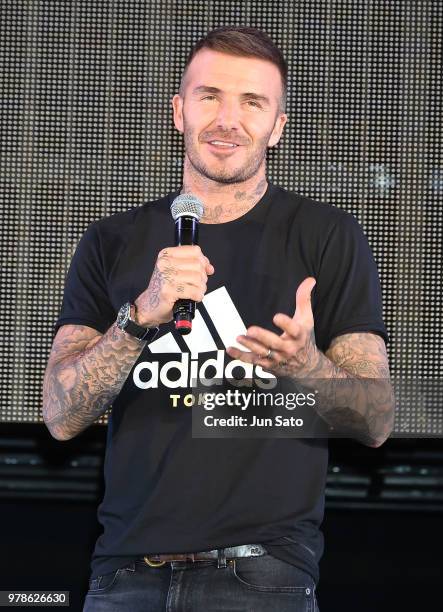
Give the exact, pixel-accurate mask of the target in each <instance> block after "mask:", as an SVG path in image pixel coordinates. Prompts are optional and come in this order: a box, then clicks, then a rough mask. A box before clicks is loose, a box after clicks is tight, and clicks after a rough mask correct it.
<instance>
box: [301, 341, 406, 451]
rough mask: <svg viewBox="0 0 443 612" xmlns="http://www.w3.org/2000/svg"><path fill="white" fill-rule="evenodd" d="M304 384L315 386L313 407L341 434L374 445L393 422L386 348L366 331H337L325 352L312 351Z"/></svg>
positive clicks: (391, 394) (377, 444)
mask: <svg viewBox="0 0 443 612" xmlns="http://www.w3.org/2000/svg"><path fill="white" fill-rule="evenodd" d="M308 377H309V381H308V380H306V381H304V382H303V384H305V382H306V383H307V386H309V387H315V388H316V389H318V392H319V393H318V396H317V401H316V406H315V409H316V411H317V413H318V414H319V415H320V416H321V417H322V418H323V419H324V420H325V421H326V422H327V423H328V424H329V425H330V426H331V427H332V428H333V430H335V431H336V432H337V433H339V434H340V435H343V436H350V437H353V438H356V439H358V440H359V441H360V442H362V443H363V444H366V445H367V446H373V447H377V446H380V445H381V444H382V443H383V442H384V441H385V440H386V439H387V438H388V437H389V434H390V433H391V431H392V429H393V425H394V408H395V398H394V392H393V388H392V384H391V382H390V378H389V377H390V374H389V366H388V361H387V355H386V348H385V344H384V341H383V339H382V338H380V336H377V335H376V334H371V333H361V334H359V333H352V334H343V335H342V336H338V337H337V338H335V339H334V340H333V341H332V343H331V345H330V347H329V349H328V350H327V351H326V354H324V353H322V352H321V351H317V352H316V357H315V363H311V364H310V371H309V375H308Z"/></svg>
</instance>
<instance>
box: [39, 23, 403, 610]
mask: <svg viewBox="0 0 443 612" xmlns="http://www.w3.org/2000/svg"><path fill="white" fill-rule="evenodd" d="M286 80H287V68H286V63H285V60H284V58H283V57H282V55H281V52H280V51H279V50H278V49H277V48H276V47H275V45H274V44H273V43H272V41H271V40H270V39H269V37H268V36H267V35H266V34H264V33H263V32H260V31H259V30H256V29H253V28H246V27H244V28H243V27H233V28H228V27H227V28H219V29H218V30H214V31H212V32H210V33H209V34H208V35H207V36H206V37H205V38H204V39H202V40H201V41H199V43H198V44H197V45H196V46H195V47H194V49H193V50H192V51H191V53H190V56H189V58H188V61H187V64H186V67H185V71H184V74H183V78H182V83H181V87H180V93H179V94H178V95H175V96H174V97H173V100H172V105H173V112H174V123H175V127H176V128H177V129H178V130H179V131H180V132H182V133H183V134H184V144H185V160H184V173H183V187H182V189H181V192H182V193H192V194H194V195H195V196H197V197H198V198H199V199H200V200H201V201H202V202H203V203H204V207H205V208H204V215H203V217H202V219H201V223H200V242H199V246H198V247H197V246H180V247H173V246H171V243H172V236H173V224H172V219H171V217H170V210H169V208H170V204H171V203H172V201H173V199H174V198H175V197H176V196H178V195H179V192H175V193H171V194H168V195H167V196H165V197H163V198H161V199H160V200H157V201H155V202H152V203H148V204H145V205H144V206H141V207H138V208H136V209H133V210H130V211H126V212H123V213H118V214H115V215H111V216H109V217H107V218H104V219H101V220H99V221H96V222H93V223H92V224H91V225H90V226H89V228H88V229H87V231H86V232H85V234H84V235H83V237H82V239H81V240H80V243H79V245H78V247H77V250H76V253H75V255H74V257H73V260H72V262H71V267H70V270H69V273H68V276H67V279H66V287H65V294H64V299H63V304H62V309H61V313H60V317H59V319H58V321H57V324H56V328H58V327H59V329H58V332H57V335H56V337H55V339H54V343H53V347H52V351H51V355H50V358H49V362H48V366H47V371H46V374H45V381H44V406H43V412H44V419H45V422H46V424H47V426H48V428H49V430H50V431H51V433H52V435H53V436H54V437H56V438H57V439H59V440H67V439H69V438H72V437H73V436H75V435H77V434H78V433H80V432H81V431H83V430H84V429H85V428H86V427H88V426H89V425H90V424H92V423H94V421H96V419H97V418H98V417H99V415H101V414H103V413H104V412H105V410H106V409H107V408H109V407H110V406H111V405H112V412H111V413H110V417H109V425H108V436H107V446H106V457H105V465H104V471H105V485H106V488H105V496H104V499H103V501H102V503H101V505H100V507H99V510H98V516H99V520H100V522H101V523H102V524H103V526H104V533H103V534H102V535H101V536H100V537H99V538H98V540H97V543H96V547H95V550H94V554H93V559H92V564H91V566H92V574H91V578H90V581H89V587H90V588H89V591H88V594H87V597H86V600H85V608H84V609H85V610H87V611H89V610H112V611H116V610H123V608H128V609H130V610H131V611H133V612H137V611H138V610H140V611H141V610H166V609H167V610H177V611H178V610H185V609H186V610H193V611H194V610H195V611H199V610H201V611H205V612H210V611H211V610H214V611H215V610H239V611H240V610H242V611H243V610H254V612H260V611H264V610H276V611H278V612H285V611H286V610H292V611H296V610H314V609H315V606H316V597H315V587H316V584H317V581H318V577H319V576H318V562H319V559H320V557H321V555H322V552H323V538H322V534H321V531H320V529H319V527H320V524H321V521H322V519H323V508H324V487H325V479H326V471H327V452H328V451H327V440H326V439H320V438H318V439H315V438H295V437H293V438H272V437H268V438H254V437H244V438H238V437H231V438H229V437H228V438H211V439H204V438H199V437H194V438H193V437H192V429H191V413H192V410H190V408H189V407H188V406H189V403H188V402H187V398H189V397H190V394H191V392H192V379H193V378H195V377H197V378H199V379H202V378H205V377H213V378H214V374H215V373H217V374H216V375H217V376H221V377H223V378H224V379H225V382H226V380H227V379H228V378H229V374H228V372H229V373H230V374H231V375H232V374H233V372H234V369H235V368H236V369H237V371H240V373H241V374H242V375H243V377H244V378H245V379H246V378H248V377H249V378H251V379H252V378H254V380H257V381H258V382H259V383H260V384H262V385H266V383H268V382H269V379H270V377H273V378H274V377H277V378H278V377H280V376H284V377H288V378H289V379H291V378H293V379H300V378H303V379H309V378H314V379H323V380H326V381H332V380H334V381H335V380H337V379H338V378H339V379H345V380H347V381H348V382H349V383H350V384H352V383H356V384H358V383H359V382H361V381H362V379H363V378H374V379H376V378H380V379H385V380H389V369H388V363H387V357H386V350H385V340H386V339H387V334H386V329H385V326H384V324H383V320H382V314H381V293H380V286H379V281H378V275H377V271H376V267H375V263H374V260H373V258H372V254H371V251H370V249H369V246H368V243H367V240H366V238H365V237H364V235H363V233H362V231H361V229H360V227H359V225H358V223H357V222H356V220H355V218H354V217H353V216H352V215H350V214H348V213H345V212H344V211H341V210H339V209H338V208H336V207H334V206H331V205H328V204H323V203H320V202H313V201H312V200H309V199H308V198H305V197H302V196H299V195H296V194H293V193H291V192H288V191H286V190H284V189H282V188H280V187H277V186H276V185H271V184H270V183H268V181H267V179H266V164H265V156H266V151H267V148H268V147H273V146H275V145H276V144H277V143H278V141H279V139H280V137H281V135H282V132H283V128H284V125H285V123H286V121H287V115H286V114H285V113H284V108H285V100H286ZM147 279H149V282H147ZM314 285H315V289H314ZM311 294H312V295H311ZM180 298H187V299H192V300H195V301H196V302H197V315H196V317H195V319H194V322H193V325H194V329H193V331H192V333H191V334H190V335H189V336H188V337H187V336H185V337H180V336H179V335H178V334H177V333H176V332H175V330H174V325H173V322H172V308H173V305H174V303H175V302H176V301H177V300H178V299H180ZM294 298H295V299H294ZM311 299H312V303H311ZM128 302H129V303H130V305H127V303H128ZM125 304H126V305H125ZM294 310H295V313H294ZM117 313H118V317H117ZM128 317H130V319H131V321H132V322H131V321H130V322H129V324H128V323H127V322H128ZM116 319H117V320H116ZM137 326H138V327H137ZM158 329H159V331H158V333H157V330H158ZM245 332H246V333H245ZM134 335H135V336H136V337H134ZM138 338H142V339H141V340H139V339H138ZM171 353H172V354H171ZM220 372H221V374H220ZM325 396H326V397H327V398H328V402H327V403H326V404H325V405H324V406H323V408H321V407H320V406H319V407H318V408H316V409H317V410H318V411H319V414H320V415H321V416H323V417H324V418H325V420H326V421H327V423H328V424H329V425H330V426H331V428H333V427H334V428H336V429H338V430H339V431H341V430H343V431H346V434H347V435H351V436H352V437H354V438H355V439H357V440H360V441H361V442H362V443H364V444H366V445H368V446H373V447H377V446H380V445H381V444H382V443H383V442H384V441H385V439H386V438H387V437H388V436H389V433H390V431H391V430H392V418H393V403H392V401H390V400H389V398H388V399H386V400H385V401H383V402H379V403H378V404H374V402H373V401H371V398H368V399H367V400H362V401H359V402H352V401H350V400H349V399H348V398H347V397H346V396H343V394H342V395H341V396H340V394H339V393H335V394H329V395H328V393H327V390H325ZM343 401H345V404H343ZM374 405H375V407H374Z"/></svg>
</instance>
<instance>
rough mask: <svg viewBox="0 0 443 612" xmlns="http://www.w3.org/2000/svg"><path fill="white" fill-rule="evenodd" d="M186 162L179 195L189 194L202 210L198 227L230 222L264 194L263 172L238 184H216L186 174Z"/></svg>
mask: <svg viewBox="0 0 443 612" xmlns="http://www.w3.org/2000/svg"><path fill="white" fill-rule="evenodd" d="M189 165H190V164H189V162H188V160H187V158H185V167H184V173H183V186H182V188H181V190H180V193H192V194H194V195H195V196H197V197H198V198H199V199H200V200H201V201H202V202H203V204H204V206H205V212H204V214H203V216H202V218H201V219H200V223H225V222H226V221H233V220H234V219H238V218H239V217H242V216H243V215H244V214H246V213H247V212H248V211H249V210H251V208H253V207H254V206H255V205H256V204H257V202H258V201H259V200H260V199H261V198H262V196H263V194H264V193H265V191H266V189H267V186H268V182H267V180H266V176H265V168H264V166H263V168H260V170H262V171H259V172H258V173H257V174H256V175H254V176H252V177H251V178H250V179H247V180H246V181H241V182H239V183H231V184H226V183H218V182H217V181H213V180H211V179H207V178H206V177H203V176H201V175H200V174H196V173H195V172H192V171H189V170H190V169H189V168H187V166H189Z"/></svg>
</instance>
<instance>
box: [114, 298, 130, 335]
mask: <svg viewBox="0 0 443 612" xmlns="http://www.w3.org/2000/svg"><path fill="white" fill-rule="evenodd" d="M130 314H131V304H130V303H129V302H126V304H123V306H122V307H121V308H120V310H119V311H118V316H117V326H118V327H119V328H120V329H124V328H125V326H126V323H127V322H128V319H129V315H130Z"/></svg>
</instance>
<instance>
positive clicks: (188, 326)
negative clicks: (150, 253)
mask: <svg viewBox="0 0 443 612" xmlns="http://www.w3.org/2000/svg"><path fill="white" fill-rule="evenodd" d="M204 209H205V208H204V206H203V203H202V202H201V201H200V200H199V199H198V198H197V197H196V196H195V195H193V194H192V193H182V194H180V195H179V196H177V197H176V198H174V201H173V202H172V204H171V215H172V217H173V219H174V221H175V246H181V245H183V244H198V226H199V221H200V219H201V217H202V216H203V212H204ZM172 312H173V315H174V321H175V329H176V330H177V331H178V332H179V333H180V334H182V335H183V336H184V335H185V334H189V333H191V331H192V319H193V318H194V315H195V302H194V300H177V301H176V302H175V304H174V308H173V310H172Z"/></svg>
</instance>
